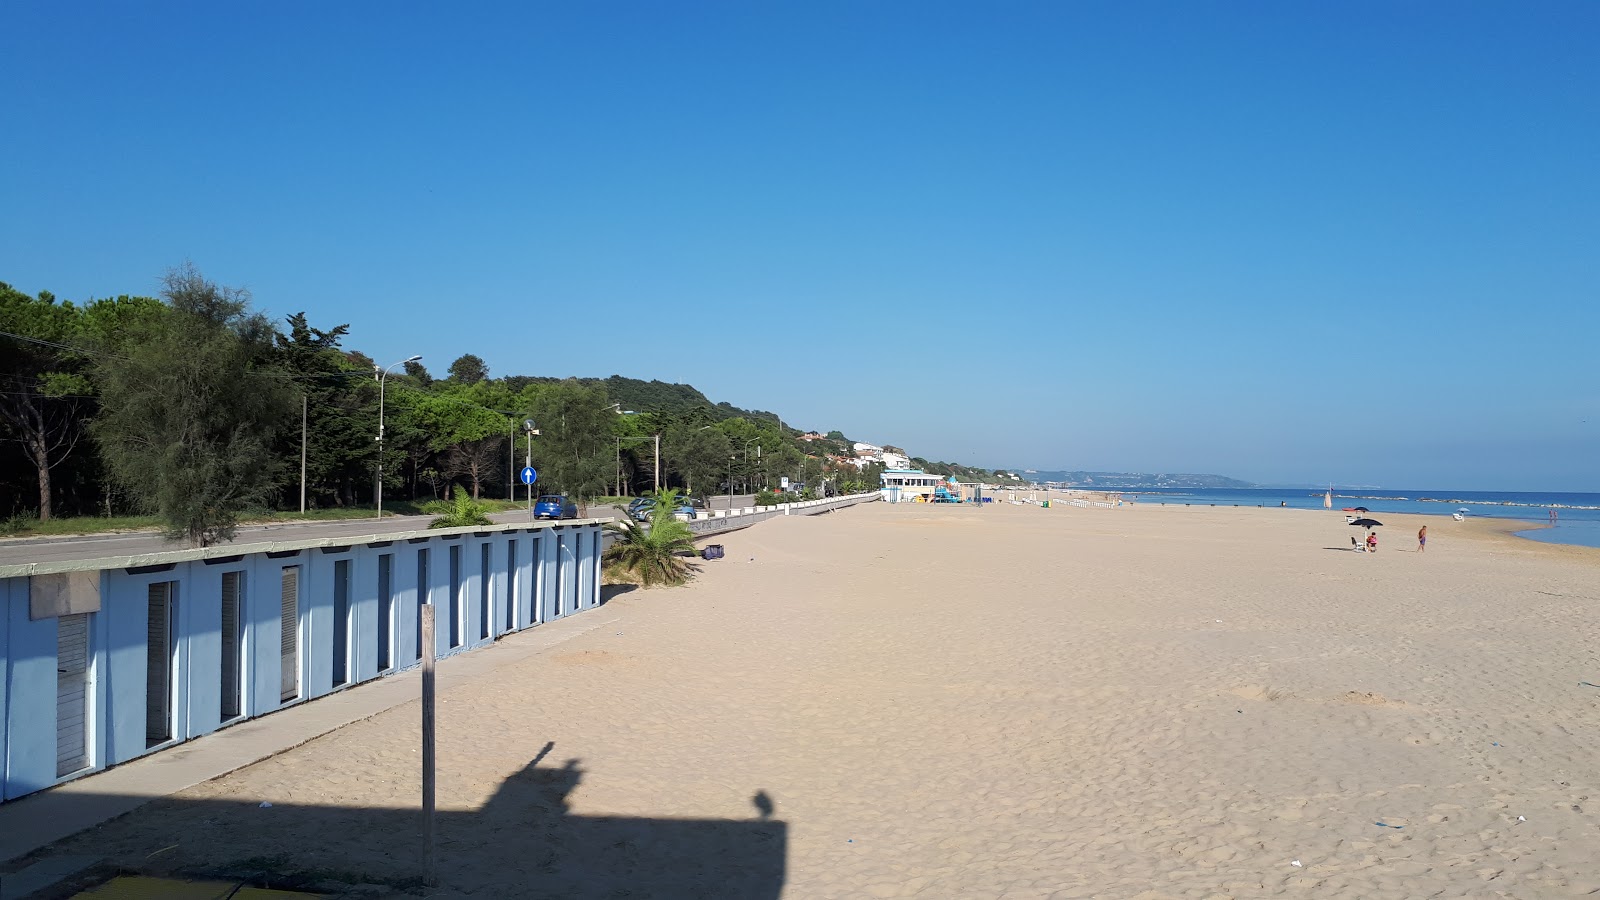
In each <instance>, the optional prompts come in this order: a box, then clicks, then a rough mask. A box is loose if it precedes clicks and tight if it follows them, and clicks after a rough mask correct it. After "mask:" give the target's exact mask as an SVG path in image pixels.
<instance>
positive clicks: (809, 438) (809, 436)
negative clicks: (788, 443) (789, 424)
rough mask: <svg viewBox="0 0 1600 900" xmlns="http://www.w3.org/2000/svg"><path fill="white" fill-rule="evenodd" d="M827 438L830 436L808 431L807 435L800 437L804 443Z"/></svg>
mask: <svg viewBox="0 0 1600 900" xmlns="http://www.w3.org/2000/svg"><path fill="white" fill-rule="evenodd" d="M827 437H828V436H827V435H825V434H819V433H818V432H815V431H808V432H806V433H805V434H802V435H800V440H802V441H820V440H825V439H826V438H827Z"/></svg>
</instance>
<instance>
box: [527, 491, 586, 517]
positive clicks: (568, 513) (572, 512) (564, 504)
mask: <svg viewBox="0 0 1600 900" xmlns="http://www.w3.org/2000/svg"><path fill="white" fill-rule="evenodd" d="M533 517H534V518H535V519H576V518H577V517H578V504H576V503H573V502H572V501H571V500H568V499H567V497H566V495H565V494H545V495H544V496H543V497H540V498H539V501H538V502H537V503H535V504H533Z"/></svg>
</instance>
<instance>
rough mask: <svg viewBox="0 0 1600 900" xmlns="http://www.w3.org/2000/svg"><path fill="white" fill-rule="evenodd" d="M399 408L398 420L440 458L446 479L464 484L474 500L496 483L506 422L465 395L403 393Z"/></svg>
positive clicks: (499, 472) (502, 456) (452, 392)
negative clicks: (461, 479) (485, 488)
mask: <svg viewBox="0 0 1600 900" xmlns="http://www.w3.org/2000/svg"><path fill="white" fill-rule="evenodd" d="M396 400H397V401H399V402H397V403H396V405H397V406H400V407H403V408H404V413H403V414H402V415H400V416H398V417H397V418H398V419H399V421H400V422H401V423H402V425H403V427H406V428H409V429H412V430H413V432H414V434H415V436H416V437H420V438H421V439H422V440H423V441H425V443H426V444H427V447H428V449H429V450H431V451H433V452H434V453H435V454H438V456H439V471H440V472H442V473H443V474H444V475H445V477H447V478H452V479H454V478H465V479H466V480H467V482H468V483H469V484H470V485H471V487H472V498H473V499H474V500H476V499H478V498H479V497H480V496H481V491H482V488H483V486H484V485H486V484H498V483H500V480H501V476H503V475H504V474H505V473H504V471H503V470H502V469H501V465H502V461H503V460H504V459H505V456H504V455H503V454H504V452H505V448H506V435H507V434H508V433H509V431H510V425H511V420H510V419H509V418H507V417H506V416H505V415H502V414H500V413H496V412H494V411H493V410H491V409H488V408H486V407H484V406H481V405H479V404H478V403H476V402H474V398H473V397H472V396H471V395H470V394H469V393H466V392H463V391H460V390H456V389H451V390H447V391H445V392H443V393H425V392H421V391H408V392H405V393H404V395H403V396H402V397H397V398H396Z"/></svg>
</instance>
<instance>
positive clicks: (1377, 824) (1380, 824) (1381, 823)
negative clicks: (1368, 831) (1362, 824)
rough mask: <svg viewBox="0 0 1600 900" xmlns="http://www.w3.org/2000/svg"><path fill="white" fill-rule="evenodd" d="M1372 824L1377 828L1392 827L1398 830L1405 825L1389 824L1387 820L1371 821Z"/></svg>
mask: <svg viewBox="0 0 1600 900" xmlns="http://www.w3.org/2000/svg"><path fill="white" fill-rule="evenodd" d="M1372 824H1374V825H1376V826H1378V827H1379V828H1393V829H1394V830H1395V831H1399V830H1400V829H1402V828H1404V827H1405V826H1404V825H1390V824H1389V823H1388V822H1373V823H1372Z"/></svg>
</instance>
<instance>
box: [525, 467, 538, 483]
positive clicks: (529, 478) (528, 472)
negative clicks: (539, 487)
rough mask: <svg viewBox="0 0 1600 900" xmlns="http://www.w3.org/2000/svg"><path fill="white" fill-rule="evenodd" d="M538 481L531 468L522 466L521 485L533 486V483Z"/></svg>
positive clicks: (535, 472) (535, 473)
mask: <svg viewBox="0 0 1600 900" xmlns="http://www.w3.org/2000/svg"><path fill="white" fill-rule="evenodd" d="M538 480H539V473H538V472H537V471H535V470H534V468H533V466H523V467H522V483H523V484H533V483H534V482H535V481H538Z"/></svg>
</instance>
